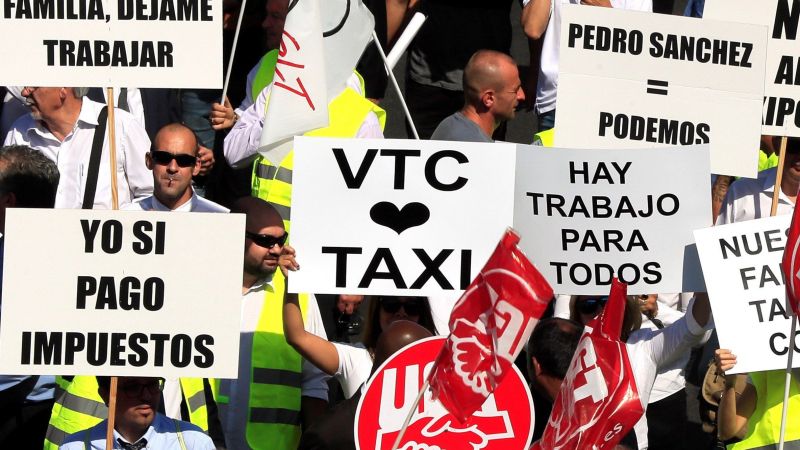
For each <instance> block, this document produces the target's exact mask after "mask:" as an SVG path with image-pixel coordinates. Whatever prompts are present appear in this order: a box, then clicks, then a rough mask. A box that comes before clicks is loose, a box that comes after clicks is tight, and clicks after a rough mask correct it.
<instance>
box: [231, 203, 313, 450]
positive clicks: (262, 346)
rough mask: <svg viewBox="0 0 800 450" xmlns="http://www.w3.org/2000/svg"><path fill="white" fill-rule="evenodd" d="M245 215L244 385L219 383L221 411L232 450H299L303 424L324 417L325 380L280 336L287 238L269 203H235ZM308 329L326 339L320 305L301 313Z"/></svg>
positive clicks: (241, 381) (307, 304) (304, 307)
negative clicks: (283, 256)
mask: <svg viewBox="0 0 800 450" xmlns="http://www.w3.org/2000/svg"><path fill="white" fill-rule="evenodd" d="M232 212H233V213H243V214H245V215H246V224H245V236H244V238H245V239H244V264H243V272H242V299H241V301H242V313H241V317H242V322H241V328H240V332H241V339H240V344H239V378H238V379H236V380H220V381H219V389H218V392H219V395H218V396H217V404H218V405H219V410H220V419H221V421H222V427H223V430H224V434H225V441H226V443H227V448H228V449H229V450H234V449H237V450H238V449H265V450H267V449H269V450H296V449H297V444H298V442H299V441H300V431H301V424H302V425H306V426H307V425H309V424H310V423H311V422H312V421H313V420H314V418H315V416H316V415H318V414H322V412H324V411H325V410H326V409H327V399H328V385H327V381H326V380H327V376H326V375H325V374H323V373H322V372H321V371H320V370H319V369H317V368H316V367H314V366H313V365H311V364H308V363H305V361H304V360H303V359H302V357H301V356H300V354H298V353H297V352H296V351H295V350H294V349H293V348H292V347H291V346H289V344H287V343H286V338H285V337H284V336H283V322H282V319H283V314H282V313H283V295H284V287H285V285H286V282H285V278H284V277H283V274H282V273H281V271H280V270H276V269H277V268H278V257H279V256H280V254H281V250H282V249H283V246H284V244H285V243H286V239H287V238H288V234H287V233H286V231H285V229H284V227H283V219H282V218H281V216H280V214H278V212H277V211H276V210H275V208H274V207H273V206H272V205H270V204H269V203H267V202H265V201H264V200H261V199H259V198H255V197H243V198H241V199H239V200H237V201H236V202H235V203H234V205H233V209H232ZM301 308H302V310H303V311H302V312H303V317H304V319H305V320H304V322H305V329H306V331H308V332H309V333H313V334H315V335H317V336H319V337H321V338H323V339H327V337H326V335H325V327H324V325H323V324H322V318H321V317H320V313H319V307H318V306H317V302H316V301H308V302H305V303H303V304H302V305H301Z"/></svg>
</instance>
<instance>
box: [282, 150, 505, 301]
mask: <svg viewBox="0 0 800 450" xmlns="http://www.w3.org/2000/svg"><path fill="white" fill-rule="evenodd" d="M514 150H515V147H514V145H512V144H487V143H470V142H439V141H409V140H391V139H385V140H376V139H329V138H309V137H298V138H295V141H294V170H293V175H292V209H291V219H292V229H291V242H292V245H293V246H294V247H295V249H296V250H297V256H298V262H299V263H300V266H301V269H300V270H299V271H297V272H293V273H292V274H291V276H290V278H291V283H290V284H289V289H290V290H293V291H295V292H326V293H342V294H389V295H436V294H440V293H442V292H453V291H463V290H464V289H466V287H467V286H468V285H469V283H470V282H472V279H473V278H474V277H475V275H476V274H477V273H478V271H479V270H480V268H481V267H483V264H484V263H485V262H486V260H487V259H488V258H489V255H490V254H491V253H492V251H493V250H494V247H495V245H496V242H497V240H498V239H499V238H500V236H502V234H503V232H504V231H505V229H506V227H508V226H509V225H510V224H511V221H512V213H513V206H512V204H513V200H514V173H513V167H514V154H515V151H514Z"/></svg>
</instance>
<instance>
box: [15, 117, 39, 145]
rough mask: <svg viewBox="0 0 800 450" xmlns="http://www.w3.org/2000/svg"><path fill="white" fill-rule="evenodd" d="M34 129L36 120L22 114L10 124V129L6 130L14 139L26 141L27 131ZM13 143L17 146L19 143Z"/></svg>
mask: <svg viewBox="0 0 800 450" xmlns="http://www.w3.org/2000/svg"><path fill="white" fill-rule="evenodd" d="M34 127H36V119H34V118H33V116H32V115H30V114H23V115H21V116H19V117H17V120H15V121H14V122H13V123H12V124H11V129H9V130H8V133H9V134H12V135H13V136H14V138H15V139H17V138H22V139H24V140H26V141H27V135H28V130H30V129H31V128H34ZM15 143H17V144H19V143H21V142H19V141H17V142H15Z"/></svg>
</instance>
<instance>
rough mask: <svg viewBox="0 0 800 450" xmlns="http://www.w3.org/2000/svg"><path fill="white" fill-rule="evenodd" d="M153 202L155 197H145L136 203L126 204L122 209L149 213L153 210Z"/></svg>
mask: <svg viewBox="0 0 800 450" xmlns="http://www.w3.org/2000/svg"><path fill="white" fill-rule="evenodd" d="M152 201H153V196H152V195H151V196H149V197H145V198H143V199H141V200H138V201H135V202H131V203H126V204H124V205H122V207H120V209H121V210H123V211H148V210H150V209H153V207H152V204H151V203H152Z"/></svg>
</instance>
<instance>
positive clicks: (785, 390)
mask: <svg viewBox="0 0 800 450" xmlns="http://www.w3.org/2000/svg"><path fill="white" fill-rule="evenodd" d="M788 140H789V138H787V137H786V136H783V137H781V148H780V150H779V152H780V153H779V154H778V173H776V174H775V189H774V191H773V192H772V209H771V210H770V216H774V215H775V214H776V213H777V212H778V197H779V196H780V193H781V180H782V179H783V166H784V164H785V161H786V159H785V158H786V145H787V143H788ZM787 309H789V310H791V308H787ZM796 330H797V316H796V315H794V313H792V334H790V335H789V336H790V338H789V358H788V362H787V365H786V382H785V384H784V385H783V408H782V409H781V431H780V439H779V440H778V450H783V444H784V439H785V438H786V413H787V411H788V409H789V388H790V387H791V383H792V360H793V359H794V333H795V331H796Z"/></svg>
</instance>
